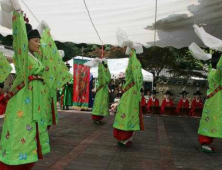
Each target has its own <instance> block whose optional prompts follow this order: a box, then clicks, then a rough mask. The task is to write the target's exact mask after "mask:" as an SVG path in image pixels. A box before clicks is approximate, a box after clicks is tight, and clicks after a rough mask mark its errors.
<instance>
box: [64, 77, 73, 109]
mask: <svg viewBox="0 0 222 170" xmlns="http://www.w3.org/2000/svg"><path fill="white" fill-rule="evenodd" d="M72 102H73V79H72V80H71V81H70V82H69V84H66V85H65V89H64V101H63V105H64V106H72Z"/></svg>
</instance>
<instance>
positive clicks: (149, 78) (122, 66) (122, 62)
mask: <svg viewBox="0 0 222 170" xmlns="http://www.w3.org/2000/svg"><path fill="white" fill-rule="evenodd" d="M74 59H83V60H92V58H88V57H81V56H77V57H75V58H74ZM128 60H129V58H121V59H108V67H109V70H110V73H111V76H112V78H113V79H115V78H117V77H118V76H119V74H120V73H124V72H125V70H126V68H127V65H128ZM68 63H69V64H70V65H71V66H73V60H69V61H68ZM70 73H72V74H73V69H70ZM90 73H91V74H92V75H93V77H94V78H97V77H98V67H93V68H91V69H90ZM142 74H143V80H144V81H145V82H153V74H151V73H149V72H148V71H146V70H143V69H142Z"/></svg>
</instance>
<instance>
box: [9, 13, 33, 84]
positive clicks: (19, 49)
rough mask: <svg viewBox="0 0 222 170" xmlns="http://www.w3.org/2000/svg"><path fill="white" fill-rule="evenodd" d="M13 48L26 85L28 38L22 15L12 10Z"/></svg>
mask: <svg viewBox="0 0 222 170" xmlns="http://www.w3.org/2000/svg"><path fill="white" fill-rule="evenodd" d="M12 31H13V49H14V52H15V56H16V58H17V59H16V61H17V62H18V65H19V67H20V71H21V75H22V78H23V80H24V82H25V84H26V85H28V76H29V69H28V38H27V33H26V27H25V22H24V19H23V15H22V14H21V13H18V12H16V11H14V13H13V17H12Z"/></svg>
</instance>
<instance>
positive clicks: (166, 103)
mask: <svg viewBox="0 0 222 170" xmlns="http://www.w3.org/2000/svg"><path fill="white" fill-rule="evenodd" d="M171 96H172V93H171V91H169V90H167V91H166V92H165V99H164V100H163V101H162V104H161V114H162V115H163V114H164V111H165V107H174V103H173V100H172V99H171Z"/></svg>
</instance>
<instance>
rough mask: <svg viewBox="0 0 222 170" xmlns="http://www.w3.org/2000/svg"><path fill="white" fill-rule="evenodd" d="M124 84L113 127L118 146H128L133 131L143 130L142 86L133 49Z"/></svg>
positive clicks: (138, 66)
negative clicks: (141, 109) (141, 110)
mask: <svg viewBox="0 0 222 170" xmlns="http://www.w3.org/2000/svg"><path fill="white" fill-rule="evenodd" d="M125 75H126V78H125V79H126V83H125V84H124V87H123V95H122V97H121V99H120V103H119V106H118V108H117V113H116V117H115V121H114V124H113V127H114V131H113V134H114V137H115V138H116V139H117V140H118V142H119V145H126V146H130V145H131V144H132V139H133V135H134V131H137V130H143V126H142V125H143V121H142V116H141V112H140V100H141V93H140V90H141V88H142V84H143V75H142V69H141V64H140V62H139V61H138V59H137V57H136V52H135V50H134V49H131V51H130V58H129V62H128V66H127V69H126V72H125Z"/></svg>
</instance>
